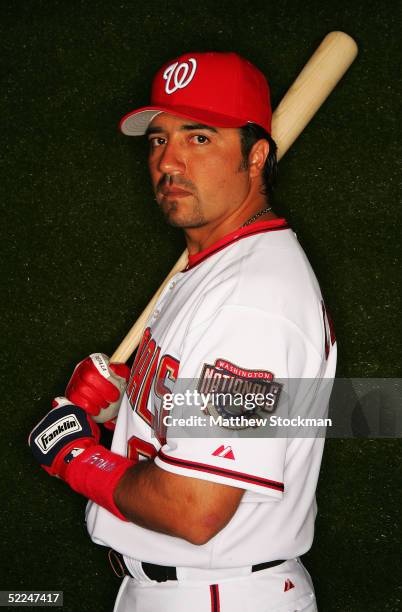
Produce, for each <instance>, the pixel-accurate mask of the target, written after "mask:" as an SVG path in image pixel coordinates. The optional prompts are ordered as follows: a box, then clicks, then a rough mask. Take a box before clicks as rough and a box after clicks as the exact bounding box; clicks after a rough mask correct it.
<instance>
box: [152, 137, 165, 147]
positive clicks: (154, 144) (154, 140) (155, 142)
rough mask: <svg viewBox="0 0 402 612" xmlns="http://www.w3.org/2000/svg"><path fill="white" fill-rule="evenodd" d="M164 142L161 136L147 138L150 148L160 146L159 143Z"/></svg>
mask: <svg viewBox="0 0 402 612" xmlns="http://www.w3.org/2000/svg"><path fill="white" fill-rule="evenodd" d="M165 142H166V140H165V138H162V136H155V137H154V138H150V139H149V145H150V147H151V148H152V149H155V148H156V147H160V146H161V145H163V144H165Z"/></svg>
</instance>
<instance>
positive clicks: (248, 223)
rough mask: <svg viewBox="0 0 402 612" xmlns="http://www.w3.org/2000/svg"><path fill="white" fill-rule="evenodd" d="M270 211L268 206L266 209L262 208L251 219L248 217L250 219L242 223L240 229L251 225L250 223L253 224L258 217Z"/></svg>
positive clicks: (270, 208)
mask: <svg viewBox="0 0 402 612" xmlns="http://www.w3.org/2000/svg"><path fill="white" fill-rule="evenodd" d="M271 210H272V207H271V206H268V207H267V208H264V209H263V210H260V211H258V212H257V213H255V215H253V216H252V217H250V219H248V220H247V221H246V222H245V223H243V225H242V227H246V226H247V225H251V223H254V221H255V220H256V219H258V217H261V216H262V215H265V213H267V212H270V211H271Z"/></svg>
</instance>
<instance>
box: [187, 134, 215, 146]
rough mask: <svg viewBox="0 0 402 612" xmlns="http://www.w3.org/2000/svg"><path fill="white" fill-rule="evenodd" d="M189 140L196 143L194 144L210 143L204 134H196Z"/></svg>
mask: <svg viewBox="0 0 402 612" xmlns="http://www.w3.org/2000/svg"><path fill="white" fill-rule="evenodd" d="M191 140H193V141H194V142H196V144H205V143H206V142H210V140H209V138H208V137H207V136H205V135H204V134H196V135H195V136H191Z"/></svg>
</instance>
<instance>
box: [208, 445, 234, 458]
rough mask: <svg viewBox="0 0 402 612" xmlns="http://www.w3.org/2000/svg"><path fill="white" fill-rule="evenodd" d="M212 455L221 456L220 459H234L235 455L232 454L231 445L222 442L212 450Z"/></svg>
mask: <svg viewBox="0 0 402 612" xmlns="http://www.w3.org/2000/svg"><path fill="white" fill-rule="evenodd" d="M212 455H213V456H214V457H222V459H233V460H234V458H235V456H234V454H233V451H232V447H231V446H224V445H223V444H221V445H220V446H218V448H217V449H216V450H214V452H213V453H212Z"/></svg>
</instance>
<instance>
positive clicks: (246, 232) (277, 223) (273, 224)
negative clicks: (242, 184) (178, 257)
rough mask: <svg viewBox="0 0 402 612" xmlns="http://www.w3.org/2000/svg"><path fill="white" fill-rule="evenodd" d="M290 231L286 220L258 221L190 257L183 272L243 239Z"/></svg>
mask: <svg viewBox="0 0 402 612" xmlns="http://www.w3.org/2000/svg"><path fill="white" fill-rule="evenodd" d="M284 229H289V225H288V224H287V221H286V219H282V218H281V219H272V220H271V221H258V222H257V223H253V224H252V225H248V226H247V227H241V228H240V229H237V230H235V231H234V232H231V233H230V234H227V236H224V237H223V238H221V239H220V240H218V241H217V242H214V244H211V246H210V247H208V248H207V249H204V250H203V251H200V252H199V253H196V254H195V255H189V257H188V264H187V266H186V268H185V269H184V270H183V271H184V272H187V270H191V268H194V266H196V265H198V264H199V263H201V262H202V261H204V260H205V259H207V257H210V256H211V255H214V254H215V253H218V252H219V251H221V250H222V249H224V248H225V247H227V246H229V245H231V244H233V243H234V242H237V241H238V240H241V239H242V238H248V237H249V236H255V235H256V234H263V233H265V232H274V231H277V230H284Z"/></svg>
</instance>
